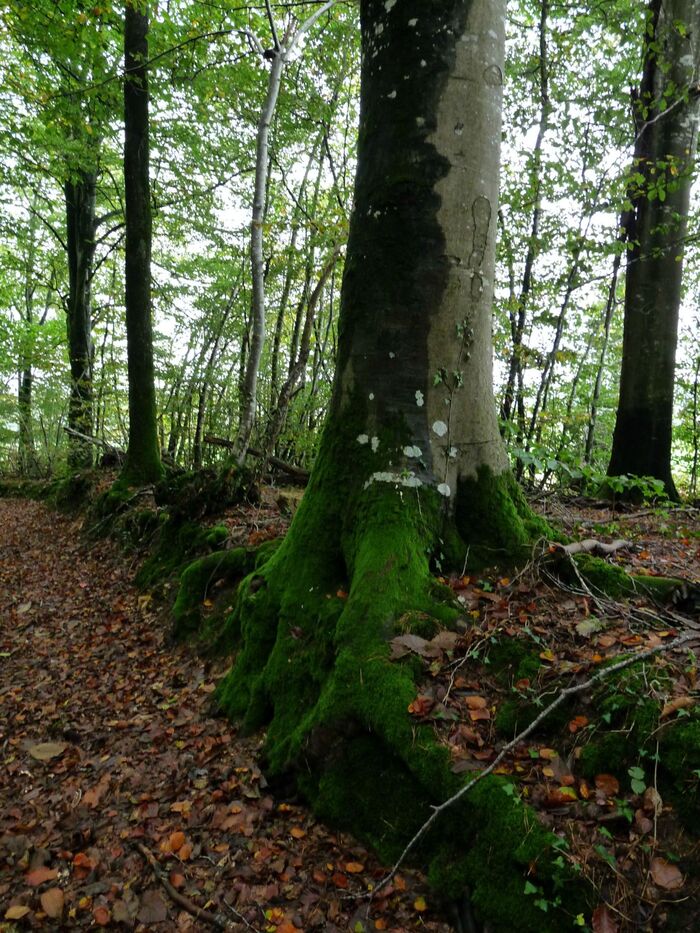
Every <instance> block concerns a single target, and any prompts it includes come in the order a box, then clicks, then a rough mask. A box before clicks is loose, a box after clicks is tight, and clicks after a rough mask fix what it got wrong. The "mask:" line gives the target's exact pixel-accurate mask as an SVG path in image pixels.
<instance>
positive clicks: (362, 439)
mask: <svg viewBox="0 0 700 933" xmlns="http://www.w3.org/2000/svg"><path fill="white" fill-rule="evenodd" d="M357 443H358V444H369V434H358V435H357Z"/></svg>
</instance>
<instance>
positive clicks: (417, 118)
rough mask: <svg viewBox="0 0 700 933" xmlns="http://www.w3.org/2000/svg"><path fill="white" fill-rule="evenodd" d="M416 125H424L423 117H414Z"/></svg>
mask: <svg viewBox="0 0 700 933" xmlns="http://www.w3.org/2000/svg"><path fill="white" fill-rule="evenodd" d="M416 125H417V126H425V117H416Z"/></svg>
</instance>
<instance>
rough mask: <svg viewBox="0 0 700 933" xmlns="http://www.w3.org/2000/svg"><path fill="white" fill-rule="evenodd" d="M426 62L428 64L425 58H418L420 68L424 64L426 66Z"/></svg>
mask: <svg viewBox="0 0 700 933" xmlns="http://www.w3.org/2000/svg"><path fill="white" fill-rule="evenodd" d="M427 64H428V63H427V62H426V60H425V59H424V58H421V60H420V66H421V68H425V66H426V65H427Z"/></svg>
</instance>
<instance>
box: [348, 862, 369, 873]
mask: <svg viewBox="0 0 700 933" xmlns="http://www.w3.org/2000/svg"><path fill="white" fill-rule="evenodd" d="M364 870H365V866H364V865H363V864H362V863H361V862H346V863H345V871H347V872H349V873H350V874H351V875H359V874H360V872H363V871H364Z"/></svg>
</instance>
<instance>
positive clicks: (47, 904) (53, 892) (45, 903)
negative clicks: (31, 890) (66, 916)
mask: <svg viewBox="0 0 700 933" xmlns="http://www.w3.org/2000/svg"><path fill="white" fill-rule="evenodd" d="M39 900H40V901H41V909H42V910H43V911H44V913H45V914H46V916H47V917H50V918H51V919H52V920H58V919H59V917H60V916H61V914H62V913H63V900H64V898H63V891H62V890H61V889H60V888H49V890H48V891H44V893H43V894H42V895H41V897H40V898H39Z"/></svg>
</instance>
